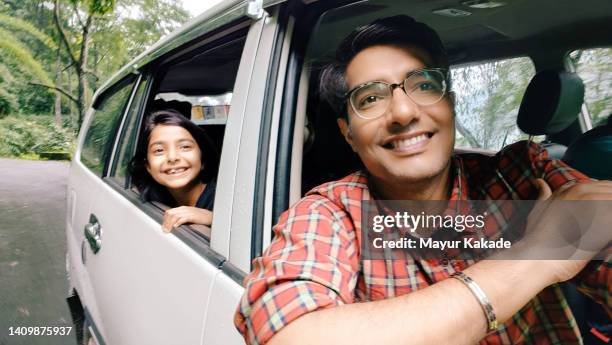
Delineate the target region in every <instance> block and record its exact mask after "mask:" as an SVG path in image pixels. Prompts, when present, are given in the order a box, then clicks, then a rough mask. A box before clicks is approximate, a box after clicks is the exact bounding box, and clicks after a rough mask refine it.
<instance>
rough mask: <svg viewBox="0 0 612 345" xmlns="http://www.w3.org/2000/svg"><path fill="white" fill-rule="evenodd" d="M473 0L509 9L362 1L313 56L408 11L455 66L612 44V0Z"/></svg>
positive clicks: (229, 13)
mask: <svg viewBox="0 0 612 345" xmlns="http://www.w3.org/2000/svg"><path fill="white" fill-rule="evenodd" d="M327 1H330V0H326V2H327ZM473 1H474V2H478V3H486V2H498V3H500V2H501V3H504V4H505V6H502V7H498V8H489V9H473V8H470V7H467V6H465V5H463V4H462V3H465V2H467V1H461V0H439V1H424V0H373V1H367V2H364V1H357V2H356V3H354V4H349V5H346V6H343V7H341V8H339V9H337V10H332V11H329V12H328V13H326V14H325V15H324V16H323V17H322V19H321V21H320V23H319V27H318V30H319V31H320V32H325V33H326V34H325V35H318V36H317V40H316V42H315V43H314V44H313V45H311V47H309V50H310V53H309V55H310V56H315V57H321V56H329V55H331V54H332V53H333V51H335V49H336V47H337V46H338V44H339V42H340V40H341V39H342V38H343V37H345V36H346V35H347V34H348V32H350V31H351V30H352V29H354V28H355V27H357V26H359V25H363V24H365V23H368V22H370V21H372V20H374V19H376V18H382V17H387V16H392V15H397V14H401V13H404V14H407V15H410V16H412V17H414V18H415V19H417V20H418V21H422V22H425V23H427V24H428V25H430V26H431V27H433V28H434V29H435V30H436V31H437V32H438V33H439V34H440V37H441V38H442V41H443V42H444V45H445V47H446V48H447V50H448V52H449V55H450V59H451V63H452V64H464V63H470V62H472V61H482V60H489V59H495V58H496V57H507V56H518V55H534V54H539V53H544V54H546V52H548V51H552V50H559V51H567V50H571V49H576V48H585V47H593V46H603V45H610V44H612V26H611V25H609V23H610V22H612V1H609V0H581V1H575V0H538V1H531V0H503V1H501V0H473ZM281 2H284V0H263V7H264V8H267V7H269V6H273V5H275V4H278V3H281ZM304 2H308V3H311V2H314V1H313V0H310V1H304ZM247 6H248V2H247V1H244V0H226V1H222V2H220V3H219V4H217V5H216V6H214V7H212V8H210V9H208V10H207V11H205V12H204V13H202V14H200V15H199V16H197V17H195V18H193V19H192V20H190V21H189V22H187V23H186V24H185V25H183V26H182V27H181V28H179V29H178V30H176V31H175V32H173V33H171V34H170V35H168V36H166V37H164V38H162V39H161V40H160V41H159V42H157V43H156V44H155V45H153V46H152V47H151V48H149V49H147V50H146V51H144V52H143V53H141V54H140V55H139V56H138V57H136V58H135V59H133V60H132V61H131V62H130V63H128V64H127V65H125V66H124V67H123V68H122V69H121V70H119V71H118V72H117V73H115V74H114V75H113V76H112V77H111V78H110V79H109V80H107V81H106V82H105V83H104V84H103V85H102V86H101V87H100V88H99V89H98V91H97V92H96V95H95V96H94V97H97V95H98V94H100V93H101V92H103V91H104V90H105V89H107V88H108V87H110V86H111V85H113V84H114V83H115V82H117V81H118V80H120V79H122V78H123V77H125V76H126V75H128V74H130V73H133V72H135V71H137V70H138V69H140V68H142V67H143V66H145V65H147V64H149V63H151V62H152V61H154V60H156V59H158V58H160V57H162V56H164V55H165V54H167V53H169V52H171V51H172V50H174V49H176V48H178V47H180V46H182V45H184V44H186V43H188V42H190V41H191V40H193V39H195V38H197V37H199V36H201V35H202V34H204V33H207V32H210V31H211V30H214V29H216V28H219V27H221V26H223V25H225V24H228V23H230V22H232V21H234V20H237V19H239V18H243V17H244V15H245V13H246V9H247ZM440 9H459V10H462V11H466V12H469V13H470V15H468V16H465V17H445V16H441V15H438V14H435V13H434V11H436V10H440Z"/></svg>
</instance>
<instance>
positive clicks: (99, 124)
mask: <svg viewBox="0 0 612 345" xmlns="http://www.w3.org/2000/svg"><path fill="white" fill-rule="evenodd" d="M134 79H135V78H134V77H133V76H131V77H129V78H128V79H126V80H124V81H122V82H120V83H119V84H118V85H117V86H116V87H113V88H111V89H109V91H107V92H105V93H104V94H102V95H101V97H102V98H101V100H100V101H96V102H95V104H94V113H93V118H92V120H91V122H90V125H89V128H88V129H87V134H86V135H85V141H84V142H83V148H82V151H81V162H83V164H84V165H85V166H86V167H88V168H89V169H91V170H92V171H93V172H94V173H95V174H96V175H98V176H102V174H103V173H104V168H105V165H106V164H107V162H108V158H109V157H110V155H111V151H112V146H113V142H114V138H115V133H116V130H117V126H118V124H119V120H120V119H121V116H122V115H123V113H124V111H125V107H126V105H127V103H128V100H129V98H130V95H131V93H132V88H133V87H134V82H135V80H134Z"/></svg>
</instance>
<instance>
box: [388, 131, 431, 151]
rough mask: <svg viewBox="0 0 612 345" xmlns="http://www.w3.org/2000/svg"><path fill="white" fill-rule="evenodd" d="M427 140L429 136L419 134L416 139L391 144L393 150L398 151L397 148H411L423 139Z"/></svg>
mask: <svg viewBox="0 0 612 345" xmlns="http://www.w3.org/2000/svg"><path fill="white" fill-rule="evenodd" d="M427 138H429V136H428V135H427V134H421V135H419V136H416V137H412V138H410V139H404V140H396V141H394V142H393V148H394V149H398V148H402V147H407V146H411V145H414V144H417V143H419V142H421V141H423V140H425V139H427Z"/></svg>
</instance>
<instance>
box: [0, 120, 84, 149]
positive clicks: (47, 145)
mask: <svg viewBox="0 0 612 345" xmlns="http://www.w3.org/2000/svg"><path fill="white" fill-rule="evenodd" d="M0 138H2V140H1V141H0V156H2V157H18V158H32V157H37V156H39V155H40V154H41V153H46V152H67V153H70V154H72V151H73V147H74V140H75V138H74V134H73V132H72V131H71V130H70V129H67V128H64V127H62V128H56V126H55V124H54V121H53V117H51V116H48V115H46V116H43V115H41V116H35V115H29V116H26V115H19V116H17V115H10V116H7V117H6V118H3V119H0Z"/></svg>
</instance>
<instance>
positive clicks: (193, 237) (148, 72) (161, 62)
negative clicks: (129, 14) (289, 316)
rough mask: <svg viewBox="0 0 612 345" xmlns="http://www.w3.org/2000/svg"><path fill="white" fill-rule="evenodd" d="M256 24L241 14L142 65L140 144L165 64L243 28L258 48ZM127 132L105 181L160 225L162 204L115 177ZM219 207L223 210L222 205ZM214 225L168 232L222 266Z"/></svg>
mask: <svg viewBox="0 0 612 345" xmlns="http://www.w3.org/2000/svg"><path fill="white" fill-rule="evenodd" d="M225 15H227V14H225ZM254 23H255V22H254V21H252V20H250V19H249V18H247V17H244V16H242V17H239V18H238V19H237V20H235V21H233V22H230V23H228V24H226V25H223V26H220V27H219V28H218V29H216V30H212V31H211V32H208V33H206V34H203V35H201V36H199V37H196V38H194V39H193V40H192V41H190V42H188V43H186V44H184V45H183V46H182V47H179V48H175V49H174V50H171V51H169V52H168V53H167V54H166V55H165V56H162V57H160V58H159V59H158V60H153V61H151V62H150V63H149V64H148V65H145V66H143V67H140V68H139V69H138V70H137V72H138V74H140V76H139V78H140V80H141V81H143V82H145V83H147V85H146V87H145V91H144V92H143V95H142V97H141V99H139V100H136V101H137V102H138V104H137V105H136V106H137V107H138V109H137V110H135V111H134V114H135V115H136V116H138V119H137V120H136V121H137V125H136V131H137V137H136V141H137V144H138V140H139V136H140V135H141V131H142V126H143V120H144V114H145V113H146V110H147V109H148V108H149V106H150V104H151V103H152V101H153V96H154V95H153V92H154V91H155V89H156V87H157V85H158V84H159V81H160V76H162V75H163V73H164V67H165V66H168V63H170V64H173V63H176V62H178V61H180V60H182V59H183V58H185V57H186V56H188V55H189V54H190V53H193V52H194V51H196V52H197V51H199V49H201V48H202V47H206V46H209V47H208V48H206V49H210V48H214V46H215V45H217V44H223V43H225V42H224V41H223V38H224V37H226V36H227V35H230V34H231V33H234V32H236V31H239V30H242V29H245V30H246V36H245V39H246V40H247V41H249V40H250V41H253V42H254V43H255V47H256V48H257V42H258V41H259V37H258V36H257V37H251V36H252V35H251V28H252V27H253V25H254ZM245 54H249V55H254V52H247V50H246V43H245V48H244V49H243V51H242V55H241V56H240V61H241V62H240V67H239V70H240V69H241V68H243V67H242V65H243V60H244V58H245ZM177 59H178V60H177ZM252 67H253V66H247V69H250V68H252ZM154 71H155V72H154ZM238 74H240V72H238ZM239 84H240V83H239V82H238V79H237V81H236V83H235V85H234V90H237V89H244V90H243V91H242V92H243V93H247V92H248V89H249V88H248V84H247V85H239ZM115 85H116V84H113V85H111V86H110V87H108V88H107V89H105V90H104V91H102V93H100V96H103V95H104V94H106V93H107V92H108V90H112V89H113V88H114V87H115ZM139 85H140V84H138V85H135V87H133V90H132V94H131V98H133V97H134V95H135V92H137V89H138V86H139ZM234 100H236V101H238V100H239V97H238V96H236V94H234V97H233V99H232V105H233V103H234ZM241 101H242V102H244V101H245V99H242V100H241ZM129 110H130V108H129V107H126V108H125V109H124V112H123V115H122V116H123V118H122V119H121V121H120V123H121V125H122V126H124V127H125V126H126V124H127V121H128V119H127V113H128V112H129ZM226 133H227V131H226ZM125 135H127V132H126V130H125V129H124V128H121V132H119V133H118V132H117V131H115V137H114V138H113V144H114V145H113V148H112V149H113V150H112V153H113V154H112V157H113V164H112V166H109V167H112V169H113V170H108V171H109V174H107V175H108V176H105V177H104V178H103V181H104V182H105V183H106V184H107V185H108V186H109V187H111V188H112V189H114V190H115V191H116V192H117V193H119V194H120V195H121V196H122V197H124V198H126V199H127V200H128V201H130V202H131V203H132V204H133V205H134V206H135V207H136V208H137V209H138V210H139V211H141V212H144V213H145V214H147V215H148V216H149V217H151V218H152V219H153V220H154V221H155V222H157V223H159V224H160V226H161V223H162V221H163V214H164V210H163V207H160V205H156V204H155V203H151V202H142V201H141V200H140V197H139V194H138V193H137V192H136V191H134V190H133V189H132V184H131V177H130V176H129V174H128V176H127V178H126V183H125V184H122V183H120V182H119V181H117V180H116V179H114V173H115V172H116V165H117V164H118V163H117V162H118V159H119V157H118V155H119V152H120V149H119V147H120V143H121V140H122V139H123V138H124V136H125ZM137 144H136V145H135V146H134V151H135V150H136V147H137ZM224 147H225V145H224ZM132 154H133V153H132ZM230 154H235V152H233V153H230V152H228V153H227V155H230ZM222 155H223V153H222ZM109 167H107V168H109ZM220 171H221V169H220ZM110 172H112V173H110ZM217 195H219V191H217ZM232 200H233V199H232ZM217 201H218V199H217V196H216V197H215V202H217ZM219 209H220V210H221V208H219ZM219 213H221V212H219ZM217 218H220V217H216V218H215V219H217ZM215 228H219V227H216V226H215V225H214V224H213V226H212V227H206V226H203V225H195V226H194V225H182V226H181V227H179V228H178V229H175V230H174V231H172V232H171V233H170V234H169V235H173V236H176V237H177V238H179V239H180V240H181V241H182V242H184V243H185V244H186V245H187V246H188V247H190V248H191V249H192V250H194V251H195V253H196V254H197V255H199V256H200V257H202V258H204V259H205V260H207V261H209V262H211V263H212V264H213V265H215V266H217V267H219V268H221V267H222V266H223V264H224V263H226V262H227V257H228V255H227V252H224V251H223V250H219V249H218V248H215V247H214V246H213V245H212V239H213V238H214V235H213V234H212V233H213V232H214V231H213V230H212V229H215ZM219 229H220V230H218V232H228V229H221V228H219ZM206 230H208V234H209V235H207V234H206V232H207V231H206ZM230 276H231V277H233V278H235V279H234V280H236V281H238V277H239V276H240V274H230Z"/></svg>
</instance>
